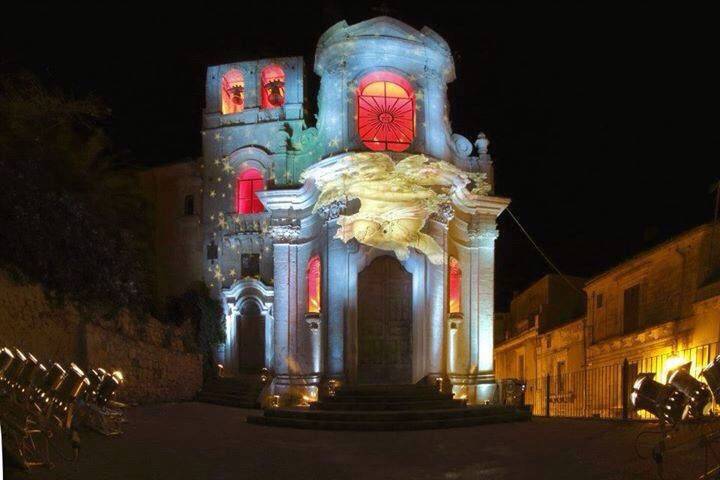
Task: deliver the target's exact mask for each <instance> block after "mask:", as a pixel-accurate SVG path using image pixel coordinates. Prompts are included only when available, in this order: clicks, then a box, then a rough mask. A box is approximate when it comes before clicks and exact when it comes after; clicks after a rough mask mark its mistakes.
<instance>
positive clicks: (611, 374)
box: [524, 343, 720, 420]
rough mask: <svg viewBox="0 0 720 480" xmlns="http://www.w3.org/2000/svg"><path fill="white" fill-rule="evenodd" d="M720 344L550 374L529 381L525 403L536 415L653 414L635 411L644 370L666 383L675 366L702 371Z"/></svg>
mask: <svg viewBox="0 0 720 480" xmlns="http://www.w3.org/2000/svg"><path fill="white" fill-rule="evenodd" d="M719 346H720V344H718V343H713V344H708V345H701V346H698V347H693V348H689V349H685V350H680V351H677V352H673V353H667V354H662V355H656V356H652V357H646V358H642V359H639V360H630V361H628V360H627V359H625V360H624V361H623V362H621V363H617V364H611V365H605V366H601V367H591V368H586V369H584V370H580V371H575V372H569V373H565V374H561V375H546V376H543V377H539V378H534V379H530V380H527V381H525V387H526V388H525V398H524V403H525V405H527V406H529V407H531V410H532V413H533V415H539V416H548V417H577V418H607V419H639V420H648V419H651V418H654V417H652V416H651V415H649V414H648V413H647V412H644V411H641V412H635V411H634V409H633V407H632V404H631V402H630V393H631V392H632V386H633V383H634V382H635V379H636V378H637V376H638V374H640V373H654V374H655V379H656V380H657V381H659V382H661V383H665V381H666V378H667V373H668V371H670V370H671V369H672V368H674V367H677V366H679V365H682V364H684V363H687V362H692V366H691V369H690V373H691V374H692V375H693V376H695V377H696V378H698V377H699V376H700V371H701V370H702V369H703V368H704V367H705V366H706V365H707V364H708V363H710V362H711V361H712V360H713V359H714V358H715V357H716V356H717V355H718V353H719V352H720V350H719Z"/></svg>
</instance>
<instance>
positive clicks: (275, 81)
mask: <svg viewBox="0 0 720 480" xmlns="http://www.w3.org/2000/svg"><path fill="white" fill-rule="evenodd" d="M260 82H261V83H262V97H261V99H262V101H261V105H262V108H277V107H282V106H283V105H285V72H283V69H282V68H280V67H279V66H277V65H268V66H267V67H265V68H263V70H262V73H261V74H260Z"/></svg>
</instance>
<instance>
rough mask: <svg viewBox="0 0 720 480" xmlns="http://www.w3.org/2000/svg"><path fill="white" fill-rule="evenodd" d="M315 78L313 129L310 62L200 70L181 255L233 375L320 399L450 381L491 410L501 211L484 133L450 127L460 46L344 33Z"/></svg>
mask: <svg viewBox="0 0 720 480" xmlns="http://www.w3.org/2000/svg"><path fill="white" fill-rule="evenodd" d="M314 71H315V73H316V74H317V75H319V76H320V78H321V83H320V90H319V98H318V110H319V113H318V115H317V122H316V127H311V128H308V127H307V126H306V118H305V116H304V110H303V106H304V90H303V88H304V85H303V78H304V75H305V73H304V69H303V61H302V58H301V57H285V58H271V59H263V60H257V61H245V62H237V63H231V64H226V65H219V66H213V67H210V68H209V69H208V71H207V82H206V107H205V110H204V114H203V131H202V134H203V159H202V165H201V166H200V167H201V168H200V169H199V170H198V172H199V173H198V175H197V178H198V179H199V181H198V182H197V183H193V184H192V185H196V186H197V190H196V191H197V192H198V196H199V197H200V198H199V199H198V201H197V202H198V203H199V205H200V206H201V208H199V209H197V208H195V209H194V211H193V214H194V215H196V216H197V218H198V220H199V221H198V222H197V224H198V225H199V227H198V228H199V229H201V232H199V233H198V239H199V243H201V246H199V247H198V248H197V249H193V252H194V253H193V255H192V256H189V257H187V258H189V259H190V260H189V261H190V262H200V263H201V265H202V275H203V279H204V281H205V282H206V283H207V284H208V285H210V286H211V289H212V291H213V292H215V294H217V296H218V298H219V299H220V300H221V301H222V304H223V307H224V311H225V322H226V330H227V341H226V342H225V344H224V345H222V346H221V347H220V348H219V349H218V352H217V355H218V361H219V363H221V364H222V365H223V366H224V372H225V375H235V374H238V373H242V372H257V371H259V370H260V369H262V368H267V369H268V370H269V371H270V372H271V373H272V378H273V380H272V384H271V386H270V387H269V388H270V393H271V394H276V395H280V396H283V395H290V396H292V395H298V394H299V395H308V396H310V397H313V396H315V395H317V392H318V391H319V390H322V389H323V388H325V387H326V385H327V382H329V381H331V380H335V381H336V382H339V383H340V384H345V383H347V384H409V383H417V382H422V381H428V382H432V383H435V382H436V381H437V378H438V377H440V378H442V379H443V381H444V384H445V385H452V388H453V390H454V391H455V392H456V394H458V395H459V396H467V398H468V400H469V401H471V402H475V401H477V402H481V401H485V400H492V396H493V394H494V391H495V383H494V382H495V379H494V376H493V363H492V362H493V284H494V280H493V275H494V244H495V239H496V238H497V235H498V234H497V229H496V218H497V216H498V215H499V214H500V213H501V212H502V211H503V209H504V208H505V207H506V206H507V205H508V202H509V200H507V199H505V198H500V197H496V196H494V195H493V193H492V182H493V179H492V162H491V159H490V156H489V154H488V151H487V147H488V141H487V139H486V138H485V137H484V135H482V134H479V135H478V137H477V139H476V140H475V142H474V143H473V142H470V141H469V140H467V139H466V138H465V137H463V136H460V135H458V134H454V133H453V132H452V130H451V126H450V120H449V117H448V115H449V106H448V101H447V95H446V93H447V85H448V83H449V82H451V81H453V79H454V78H455V70H454V64H453V59H452V55H451V51H450V48H449V47H448V45H447V43H446V42H445V41H444V40H443V39H442V38H441V37H440V36H439V35H438V34H437V33H435V32H434V31H432V30H431V29H429V28H427V27H425V28H423V29H422V30H421V31H418V30H415V29H413V28H411V27H409V26H408V25H405V24H404V23H402V22H399V21H397V20H394V19H392V18H388V17H379V18H374V19H371V20H367V21H364V22H361V23H358V24H355V25H348V24H347V23H346V22H340V23H338V24H336V25H335V26H333V27H332V28H330V29H329V30H328V31H327V32H325V34H323V35H322V37H321V38H320V40H319V43H318V46H317V51H316V54H315V65H314ZM184 198H185V202H186V204H187V201H188V200H189V197H188V196H185V197H184ZM186 211H187V205H186ZM175 260H176V261H177V259H175ZM197 266H198V265H193V266H192V268H193V269H195V270H192V269H190V270H192V271H198V269H197Z"/></svg>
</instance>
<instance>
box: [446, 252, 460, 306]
mask: <svg viewBox="0 0 720 480" xmlns="http://www.w3.org/2000/svg"><path fill="white" fill-rule="evenodd" d="M448 263H449V270H450V271H449V272H448V273H449V274H448V311H449V313H460V311H461V310H460V289H461V285H462V270H460V263H459V262H458V261H457V259H456V258H455V257H450V261H449V262H448Z"/></svg>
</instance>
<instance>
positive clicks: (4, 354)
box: [0, 347, 15, 378]
mask: <svg viewBox="0 0 720 480" xmlns="http://www.w3.org/2000/svg"><path fill="white" fill-rule="evenodd" d="M14 359H15V355H13V353H12V352H11V351H10V349H9V348H7V347H3V349H2V350H0V378H2V377H3V376H4V375H5V371H6V370H7V369H8V367H9V366H10V364H12V362H13V360H14Z"/></svg>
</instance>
